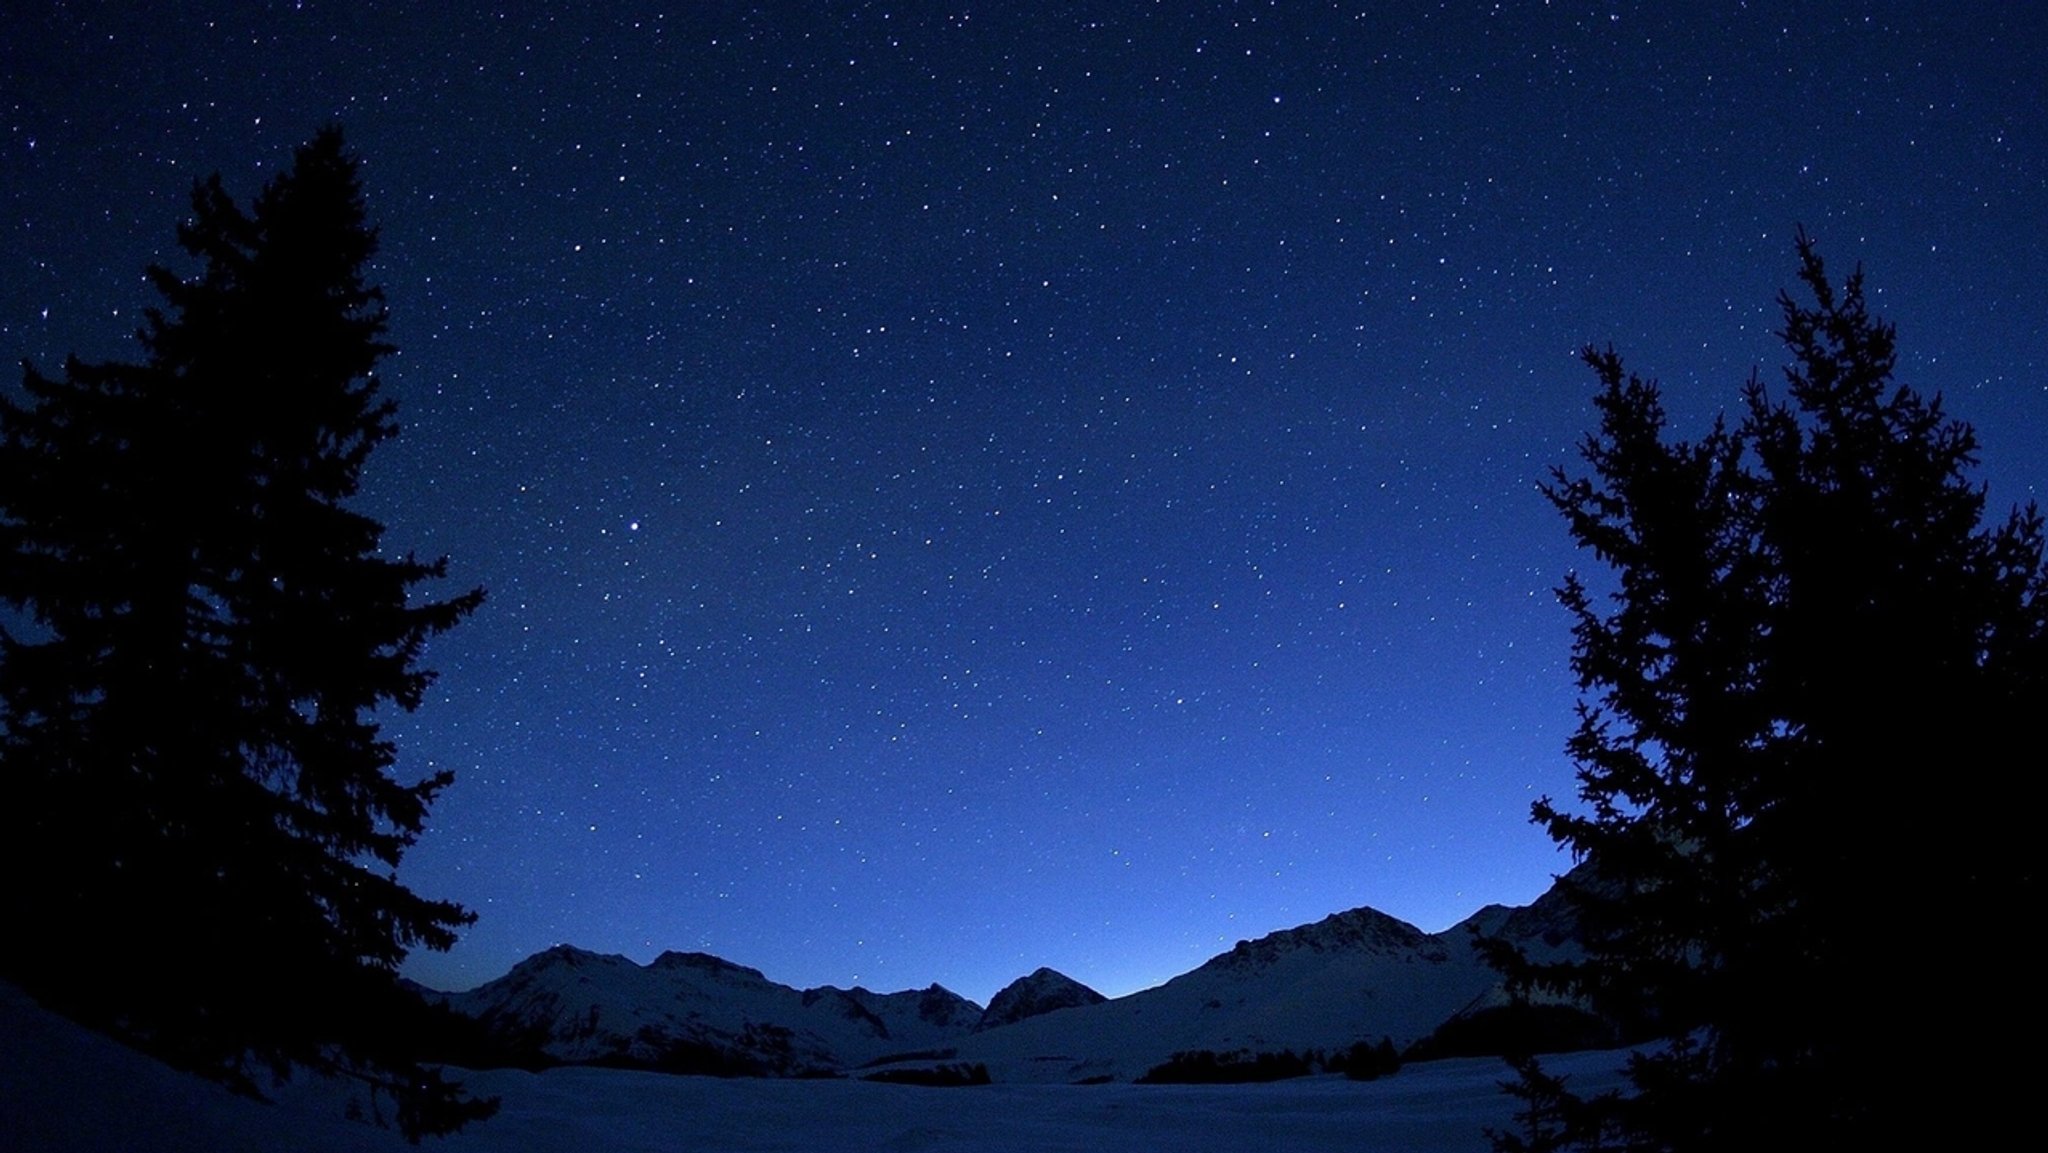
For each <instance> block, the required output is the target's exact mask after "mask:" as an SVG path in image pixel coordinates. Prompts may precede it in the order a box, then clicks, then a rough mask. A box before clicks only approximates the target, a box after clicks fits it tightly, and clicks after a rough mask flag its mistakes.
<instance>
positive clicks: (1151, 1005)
mask: <svg viewBox="0 0 2048 1153" xmlns="http://www.w3.org/2000/svg"><path fill="white" fill-rule="evenodd" d="M1481 933H1484V934H1486V935H1488V936H1500V937H1503V938H1505V939H1508V940H1510V941H1513V942H1514V943H1516V944H1518V945H1520V946H1521V947H1522V948H1524V949H1526V950H1528V951H1529V952H1530V953H1532V954H1533V955H1536V956H1538V957H1539V958H1541V959H1556V958H1561V957H1564V956H1567V955H1571V954H1572V952H1573V951H1574V950H1576V948H1577V945H1576V939H1575V935H1574V932H1573V929H1572V925H1571V917H1570V910H1569V908H1568V906H1567V904H1566V903H1565V901H1564V899H1563V898H1562V897H1561V896H1560V895H1559V894H1558V891H1557V889H1556V888H1555V887H1554V886H1553V888H1552V889H1551V890H1549V891H1548V892H1546V893H1545V894H1543V895H1542V896H1541V897H1539V898H1537V900H1536V901H1534V902H1532V903H1531V904H1529V905H1526V906H1503V905H1488V906H1485V907H1483V908H1481V909H1479V910H1476V911H1475V912H1474V913H1473V914H1472V915H1470V916H1468V917H1466V918H1465V919H1464V920H1462V921H1459V922H1458V923H1457V924H1455V925H1453V926H1451V927H1450V928H1448V929H1445V930H1443V931H1442V932H1439V933H1425V932H1423V931H1422V930H1421V929H1419V928H1417V927H1415V926H1414V925H1411V924H1409V923H1407V922H1405V921H1402V920H1400V919H1398V918H1396V917H1393V916H1390V915H1388V914H1386V913H1383V912H1380V911H1379V910H1377V909H1373V908H1371V907H1369V906H1360V907H1358V908H1354V909H1348V910H1344V911H1342V912H1337V913H1332V914H1330V915H1329V916H1326V917H1324V918H1322V919H1320V920H1317V921H1313V922H1309V923H1306V924H1302V925H1297V926H1295V927H1293V928H1288V929H1280V930H1276V931H1274V932H1271V933H1267V934H1265V935H1263V936H1260V937H1257V938H1253V939H1250V940H1242V941H1239V942H1237V943H1236V944H1235V945H1233V946H1232V947H1231V948H1229V949H1227V950H1225V951H1223V952H1221V953H1218V954H1216V955H1215V956H1213V957H1211V958H1209V959H1208V960H1206V961H1204V962H1203V963H1202V964H1200V965H1198V966H1196V967H1195V968H1194V969H1192V970H1190V971H1188V972H1186V973H1183V974H1181V975H1179V976H1177V977H1174V978H1172V979H1171V980H1168V981H1166V982H1165V983H1163V984H1161V985H1158V986H1154V987H1153V988H1150V989H1144V990H1140V991H1138V992H1135V993H1131V994H1128V995H1126V996H1123V997H1117V998H1105V997H1103V996H1102V994H1100V993H1098V992H1096V991H1095V990H1093V989H1090V988H1088V987H1087V986H1086V985H1083V984H1081V983H1080V982H1078V981H1075V980H1073V979H1072V978H1070V977H1067V976H1066V975H1065V974H1062V973H1059V972H1057V971H1056V970H1052V969H1048V968H1040V969H1038V970H1036V971H1034V972H1033V973H1031V974H1029V975H1027V976H1025V977H1020V978H1019V979H1017V980H1016V981H1013V982H1012V983H1011V984H1010V985H1008V986H1006V987H1005V988H1004V989H1003V990H1001V991H999V992H998V993H997V994H996V995H995V996H994V997H991V998H990V1001H989V1005H988V1006H987V1007H986V1008H984V1007H983V1006H981V1005H978V1004H976V1003H975V1002H973V1001H971V1000H969V999H967V998H965V997H962V996H960V995H958V994H956V993H953V992H952V991H951V990H948V989H946V988H945V987H944V986H942V985H938V984H932V985H930V986H927V987H926V988H924V989H905V990H900V991H897V992H892V993H876V992H873V991H870V990H868V989H865V988H862V987H860V986H855V987H853V988H851V989H841V988H838V987H836V986H831V985H824V986H818V987H815V988H811V989H802V990H799V989H796V988H793V987H791V986H787V985H783V984H780V983H778V982H775V981H772V980H770V979H768V978H767V977H766V976H765V975H764V974H763V973H762V972H761V971H760V970H758V969H753V968H750V967H748V966H745V965H741V964H737V963H735V962H732V961H728V960H726V959H724V958H721V957H716V956H713V955H711V954H708V953H690V952H679V951H673V950H671V951H667V952H664V953H662V954H661V955H659V956H658V957H656V958H655V959H654V960H653V961H652V962H649V963H648V964H646V965H644V966H643V965H640V964H637V963H636V962H634V961H632V960H630V959H628V958H626V957H623V956H618V955H616V954H599V953H594V952H591V951H588V950H583V949H579V948H576V947H574V946H570V945H556V946H553V947H551V948H549V949H544V950H542V951H541V952H539V953H536V954H534V955H533V956H531V957H528V958H526V959H525V960H522V961H520V962H519V963H518V964H516V965H514V966H513V967H512V969H511V970H510V971H508V972H507V973H506V974H505V975H504V976H503V977H500V978H498V979H496V980H494V981H489V982H485V983H484V984H482V985H479V986H477V987H476V988H475V989H472V990H469V991H467V992H464V993H452V994H439V995H438V997H437V999H439V1000H441V1001H443V1002H444V1003H446V1004H447V1005H448V1006H449V1007H450V1008H452V1009H454V1010H456V1011H457V1012H460V1013H463V1014H465V1015H467V1016H470V1017H472V1018H474V1019H476V1020H477V1021H479V1022H480V1023H481V1024H482V1025H483V1026H484V1027H485V1029H486V1030H487V1031H489V1032H490V1033H492V1034H493V1035H496V1036H499V1037H501V1038H504V1039H506V1040H507V1041H508V1042H510V1041H515V1040H516V1041H517V1042H518V1043H520V1044H523V1045H526V1046H529V1047H532V1048H537V1049H538V1050H539V1051H540V1052H542V1053H544V1054H545V1055H546V1057H547V1058H548V1059H549V1060H552V1061H557V1062H562V1063H582V1064H604V1065H625V1066H631V1067H639V1068H649V1069H661V1070H667V1071H672V1072H710V1073H722V1074H734V1073H752V1074H760V1075H770V1076H815V1075H835V1074H845V1073H848V1072H851V1071H855V1070H861V1069H868V1068H875V1067H878V1066H887V1065H891V1064H904V1063H916V1062H926V1063H929V1062H932V1061H940V1060H945V1061H958V1062H973V1063H977V1064H981V1065H984V1066H986V1068H987V1069H988V1071H989V1072H990V1074H991V1075H992V1076H994V1077H995V1078H996V1079H998V1080H1016V1081H1060V1080H1064V1081H1074V1080H1100V1079H1105V1078H1107V1079H1134V1078H1135V1077H1136V1076H1137V1075H1139V1074H1141V1073H1143V1072H1144V1071H1145V1070H1146V1069H1147V1068H1150V1067H1152V1066H1153V1065H1156V1064H1158V1063H1160V1062H1162V1061H1165V1060H1167V1059H1168V1058H1170V1057H1171V1056H1172V1055H1173V1054H1174V1053H1176V1052H1183V1051H1193V1050H1202V1049H1208V1050H1213V1051H1216V1052H1229V1051H1277V1050H1280V1049H1293V1050H1296V1051H1304V1050H1308V1049H1319V1050H1323V1051H1337V1050H1341V1049H1344V1048H1346V1047H1348V1046H1350V1045H1351V1044H1353V1043H1355V1042H1358V1041H1377V1040H1378V1039H1380V1038H1382V1037H1385V1038H1390V1039H1392V1040H1393V1041H1394V1042H1395V1043H1396V1044H1397V1045H1407V1044H1409V1043H1411V1042H1414V1041H1416V1040H1419V1039H1420V1038H1422V1037H1424V1036H1427V1035H1428V1034H1430V1033H1431V1032H1432V1031H1433V1030H1435V1029H1436V1028H1437V1027H1438V1026H1440V1025H1442V1024H1443V1023H1445V1022H1446V1021H1449V1020H1451V1019H1452V1018H1454V1017H1457V1016H1459V1015H1460V1014H1464V1013H1468V1012H1471V1011H1476V1010H1479V1009H1484V1008H1486V1007H1489V1006H1490V1005H1494V1004H1498V1003H1500V1002H1501V1001H1502V1000H1503V999H1504V994H1503V991H1502V982H1501V978H1500V975H1499V974H1498V973H1496V972H1495V971H1494V970H1493V969H1492V968H1490V967H1489V966H1487V965H1486V963H1485V960H1484V958H1483V956H1482V955H1481V954H1480V951H1479V949H1478V948H1477V946H1476V944H1475V938H1476V937H1477V936H1478V935H1479V934H1481Z"/></svg>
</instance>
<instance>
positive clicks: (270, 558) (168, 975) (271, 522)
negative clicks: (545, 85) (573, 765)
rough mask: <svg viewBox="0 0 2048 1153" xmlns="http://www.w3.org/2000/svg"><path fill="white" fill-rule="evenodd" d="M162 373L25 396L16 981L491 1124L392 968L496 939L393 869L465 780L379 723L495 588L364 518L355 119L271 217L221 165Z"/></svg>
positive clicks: (167, 301)
mask: <svg viewBox="0 0 2048 1153" xmlns="http://www.w3.org/2000/svg"><path fill="white" fill-rule="evenodd" d="M179 240H180V242H181V243H182V245H183V247H184V248H185V250H186V251H187V252H189V253H190V254H191V255H192V256H193V257H195V258H196V259H197V262H198V266H199V268H198V272H197V273H196V274H195V275H192V276H189V277H181V276H179V275H177V274H176V273H174V272H172V271H169V270H167V269H164V268H152V269H151V270H150V280H151V281H152V283H153V284H154V286H155V287H156V289H157V291H158V292H159V293H160V295H161V296H162V297H163V300H164V304H163V306H162V307H161V308H159V309H155V310H152V311H151V312H150V313H149V315H148V323H147V326H146V327H145V329H144V330H143V331H142V332H141V333H139V334H138V335H139V339H140V342H141V345H142V349H143V352H144V354H145V355H144V357H143V359H142V360H141V362H140V363H135V364H121V363H113V364H83V363H80V362H78V361H76V360H75V359H74V360H72V361H70V362H68V363H67V364H66V366H65V371H64V374H63V376H62V377H61V378H60V379H51V378H47V377H45V376H43V375H41V374H40V373H38V372H36V371H35V370H34V369H33V368H31V369H29V370H27V371H26V373H25V380H24V388H23V396H22V397H21V398H19V399H16V398H6V397H0V597H4V598H5V599H6V601H7V602H8V603H9V604H10V605H12V606H13V608H14V609H15V610H16V614H15V616H14V618H13V619H12V621H11V622H10V627H8V628H6V629H5V630H4V631H0V725H4V729H0V773H4V779H5V781H6V783H7V785H8V787H9V792H10V795H11V797H12V798H13V805H12V812H13V814H14V816H13V818H12V820H11V821H10V824H11V825H12V826H13V827H12V828H11V829H10V833H11V835H10V836H9V837H8V838H6V843H7V848H6V849H5V850H0V851H4V852H5V853H6V854H7V858H8V859H7V864H8V865H9V866H10V869H9V875H10V876H11V877H14V878H16V879H17V880H18V879H20V878H24V877H34V878H36V879H37V883H34V884H19V883H17V884H11V885H10V886H8V888H7V893H8V895H7V897H6V898H5V900H6V901H7V904H8V906H9V907H8V908H7V914H8V917H9V923H10V932H9V933H8V934H7V937H6V940H7V944H6V946H5V948H4V957H5V965H6V969H7V972H8V974H9V975H10V976H12V977H14V978H15V979H17V980H20V981H22V982H23V983H24V984H26V985H27V986H29V987H30V988H31V990H32V991H35V992H36V993H38V994H39V995H41V996H43V997H45V998H47V999H49V1000H51V1001H53V1002H54V1003H57V1004H59V1005H60V1006H62V1007H64V1008H66V1009H67V1010H69V1011H71V1012H73V1013H74V1014H76V1015H79V1016H82V1017H84V1018H87V1019H89V1020H92V1021H93V1022H95V1023H97V1024H100V1025H102V1026H104V1027H107V1028H110V1029H112V1030H115V1031H116V1032H118V1033H120V1034H121V1035H123V1036H125V1037H127V1038H129V1039H131V1040H133V1041H135V1042H137V1043H139V1044H141V1045H143V1046H144V1047H147V1048H149V1049H151V1050H153V1051H155V1052H157V1053H159V1054H161V1055H163V1056H165V1057H166V1058H168V1059H170V1060H172V1061H174V1062H176V1063H179V1064H181V1065H184V1066H187V1067H191V1068H195V1069H198V1070H201V1071H204V1072H207V1073H210V1074H212V1075H215V1076H219V1077H222V1078H224V1079H227V1080H229V1081H231V1082H233V1083H236V1084H238V1085H240V1086H243V1087H245V1088H249V1089H251V1090H252V1091H253V1090H254V1089H255V1087H256V1082H255V1080H254V1078H253V1074H254V1073H255V1072H257V1071H258V1070H260V1069H261V1068H263V1067H266V1066H267V1067H268V1068H269V1069H270V1070H271V1071H273V1072H275V1073H277V1074H279V1075H282V1074H283V1073H284V1072H285V1071H287V1070H288V1069H289V1068H290V1067H291V1066H293V1065H295V1064H296V1065H307V1066H312V1067H315V1068H320V1069H323V1070H328V1071H338V1072H345V1073H348V1074H350V1075H352V1076H355V1077H358V1078H361V1079H362V1080H364V1081H365V1082H366V1083H368V1084H370V1085H371V1086H372V1087H373V1096H374V1095H378V1094H388V1095H389V1097H390V1099H391V1101H390V1103H391V1104H392V1105H393V1107H394V1108H395V1109H396V1111H397V1119H398V1120H399V1121H400V1123H401V1124H402V1125H404V1126H405V1127H406V1128H407V1130H408V1131H409V1132H413V1133H419V1132H429V1131H435V1130H438V1129H443V1128H447V1127H451V1126H453V1125H457V1124H460V1123H461V1121H462V1120H464V1119H466V1118H468V1117H473V1116H480V1115H483V1114H485V1113H487V1112H488V1108H487V1106H485V1105H480V1104H478V1103H475V1102H465V1101H463V1100H462V1099H461V1098H460V1097H459V1095H458V1094H457V1093H456V1092H455V1090H454V1087H453V1086H449V1085H445V1084H443V1083H442V1082H441V1081H440V1079H439V1077H438V1076H435V1075H432V1074H429V1073H427V1072H426V1071H424V1070H422V1069H421V1068H420V1067H419V1065H418V1064H417V1062H416V1061H414V1060H413V1059H412V1056H411V1052H412V1050H411V1046H412V1045H413V1044H414V1043H415V1041H416V1038H412V1037H409V1036H408V1035H407V1033H408V1030H410V1029H412V1028H414V1027H415V1025H416V1024H417V1022H418V1020H420V1018H419V1017H418V1016H417V1014H416V1012H415V1010H416V1009H417V1008H418V1006H417V999H416V998H414V997H412V996H411V995H409V994H407V993H405V992H404V991H403V990H402V989H401V987H400V985H399V983H398V981H397V978H396V974H395V967H396V965H397V964H398V962H399V961H400V960H402V959H403V957H404V956H405V955H406V953H407V951H408V950H409V949H411V948H413V947H416V946H421V945H424V946H427V947H430V948H447V947H448V946H449V945H450V944H452V943H453V941H454V932H455V930H456V929H457V928H458V927H460V926H462V925H464V924H467V923H468V922H470V921H471V920H473V919H474V915H473V914H471V913H469V912H467V911H466V910H464V909H462V908H460V907H459V906H457V905H455V904H453V903H450V902H446V901H436V900H431V899H428V898H424V897H421V896H419V895H418V894H415V893H413V892H412V891H411V890H409V889H407V888H406V887H405V886H404V885H403V884H402V883H400V882H399V880H398V879H397V875H396V869H397V866H398V863H399V859H400V857H401V855H402V853H403V852H404V850H405V848H406V847H407V846H408V845H410V844H411V843H412V842H413V841H414V839H415V838H416V837H417V836H418V835H419V833H420V831H421V829H422V827H423V822H424V820H425V817H426V813H427V809H428V806H429V804H430V803H431V802H432V800H433V798H434V796H435V795H436V794H437V793H438V792H439V791H440V790H441V789H443V788H445V787H446V786H447V785H448V783H449V781H450V776H449V775H448V774H447V773H445V772H442V773H437V774H433V775H430V776H428V777H427V778H426V779H424V780H418V781H412V782H410V783H408V782H407V781H405V780H403V779H401V777H400V776H399V775H398V773H397V771H396V767H395V766H396V750H395V749H394V747H393V746H392V744H391V743H390V742H389V741H388V740H386V739H385V738H384V737H382V736H381V735H380V732H379V728H378V723H377V714H378V711H379V710H380V709H382V708H384V707H386V706H392V705H395V706H397V707H399V708H403V709H408V710H410V709H412V708H414V707H416V706H417V705H418V704H419V703H420V699H421V695H422V693H423V692H424V690H425V689H426V687H427V685H428V683H429V681H430V679H431V673H430V672H429V671H428V670H426V669H425V668H423V667H421V665H420V659H419V658H420V653H421V647H422V645H423V644H424V643H425V641H426V640H427V639H428V638H429V637H431V636H433V635H434V634H436V633H439V632H441V631H442V630H445V629H447V628H449V627H451V626H452V625H454V624H455V623H456V622H458V621H459V620H461V619H462V618H463V617H464V616H466V615H467V614H468V613H470V612H471V611H472V610H474V609H475V607H476V606H477V604H478V603H479V602H480V601H481V598H482V592H481V590H474V591H470V592H467V593H464V594H461V595H459V596H455V597H452V598H449V599H444V600H435V599H430V598H418V597H415V595H414V592H415V589H416V587H417V586H419V585H420V584H422V583H423V582H427V581H431V580H432V579H434V578H437V577H440V576H441V575H442V574H443V568H444V565H443V562H439V561H436V562H431V563H430V562H425V561H421V560H418V559H416V558H415V557H413V556H410V555H403V556H396V555H387V554H386V553H385V552H384V551H383V549H382V547H381V542H382V535H383V531H384V530H383V526H382V525H381V524H379V523H378V522H377V521H376V520H374V519H372V518H371V517H369V516H367V515H365V514H363V513H362V512H360V511H357V510H356V509H355V508H353V507H351V502H352V499H353V498H354V497H355V496H356V495H357V490H358V486H359V483H360V480H361V475H362V470H363V466H364V464H365V461H366V460H367V458H368V456H369V454H370V453H371V451H372V450H374V449H375V448H376V446H377V445H378V444H380V443H382V442H383V441H385V440H387V439H388V438H390V437H391V436H392V435H394V434H395V433H396V431H397V425H396V423H395V421H394V406H393V403H392V402H391V401H390V400H389V399H388V398H385V397H383V396H381V395H380V393H379V388H378V381H377V378H376V375H375V366H376V364H377V362H378V361H379V360H380V359H381V358H382V357H384V356H385V355H387V354H388V353H390V352H391V351H392V350H391V347H390V346H389V345H388V344H387V343H385V341H384V333H385V327H386V318H385V308H384V303H383V298H382V295H381V293H380V292H379V290H377V289H376V288H374V287H372V286H370V285H368V284H367V283H366V281H365V279H364V267H365V265H366V263H367V262H368V261H369V259H370V258H371V256H372V254H373V253H374V251H375V246H376V233H375V231H374V229H372V228H371V227H369V225H368V224H367V223H366V219H365V214H364V205H363V199H362V194H361V189H360V184H359V181H358V177H357V165H356V161H355V160H354V158H353V157H352V156H351V155H350V154H349V152H348V151H347V150H346V149H345V147H344V145H343V143H342V138H341V134H340V132H339V130H338V129H331V128H330V129H328V130H325V131H323V132H321V133H320V134H319V135H318V136H316V137H315V138H314V139H313V140H312V141H311V142H310V143H308V144H307V145H305V146H303V147H301V148H300V149H298V151H297V153H296V155H295V157H294V159H293V162H292V165H291V167H290V168H289V169H288V170H287V171H285V172H284V173H283V174H281V175H279V176H278V177H277V178H276V179H275V180H273V181H272V182H271V183H270V184H269V185H268V186H267V187H266V188H264V190H263V191H262V193H261V194H260V195H259V196H258V197H257V198H256V200H255V201H254V202H253V204H252V205H251V207H250V209H249V210H247V211H244V210H243V209H241V208H240V207H239V206H237V205H236V204H235V203H234V201H233V200H232V199H231V198H230V197H229V196H228V195H227V194H226V193H225V192H224V191H223V189H222V187H221V183H220V180H219V178H218V177H215V178H213V179H211V180H208V181H206V182H203V183H201V184H200V185H199V186H198V187H197V188H196V189H195V191H194V194H193V199H192V216H191V218H190V219H189V220H188V221H187V222H186V223H185V224H184V225H182V226H181V227H180V229H179Z"/></svg>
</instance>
